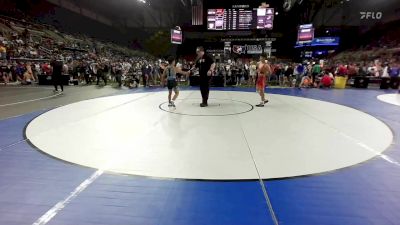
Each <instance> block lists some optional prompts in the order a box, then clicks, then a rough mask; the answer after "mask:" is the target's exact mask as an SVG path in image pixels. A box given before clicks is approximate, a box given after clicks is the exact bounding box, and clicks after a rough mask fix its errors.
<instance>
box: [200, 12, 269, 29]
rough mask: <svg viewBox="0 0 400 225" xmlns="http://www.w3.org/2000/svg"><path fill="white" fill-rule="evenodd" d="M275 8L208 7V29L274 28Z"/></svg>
mask: <svg viewBox="0 0 400 225" xmlns="http://www.w3.org/2000/svg"><path fill="white" fill-rule="evenodd" d="M274 15H275V13H274V9H273V8H255V9H249V8H231V9H208V10H207V29H208V30H251V29H266V30H272V29H273V22H274Z"/></svg>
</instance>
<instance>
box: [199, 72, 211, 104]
mask: <svg viewBox="0 0 400 225" xmlns="http://www.w3.org/2000/svg"><path fill="white" fill-rule="evenodd" d="M200 92H201V97H202V98H203V102H202V103H203V104H208V103H207V102H208V96H209V93H210V80H209V78H208V77H205V78H203V77H200Z"/></svg>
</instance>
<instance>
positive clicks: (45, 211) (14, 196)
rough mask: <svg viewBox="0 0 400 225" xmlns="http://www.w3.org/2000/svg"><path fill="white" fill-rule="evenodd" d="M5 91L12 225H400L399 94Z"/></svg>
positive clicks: (1, 160) (2, 204)
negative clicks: (263, 96)
mask: <svg viewBox="0 0 400 225" xmlns="http://www.w3.org/2000/svg"><path fill="white" fill-rule="evenodd" d="M267 95H268V98H269V100H270V103H268V104H267V105H266V106H265V107H264V108H256V107H254V105H255V104H257V103H258V102H259V97H258V95H257V94H256V93H255V91H254V89H251V88H248V89H247V88H216V89H212V90H211V93H210V102H209V105H210V106H209V107H208V108H200V107H199V106H198V103H199V102H200V92H199V91H198V90H197V88H185V89H183V90H181V93H180V96H179V98H178V101H176V108H170V107H168V106H167V104H166V97H167V92H166V90H165V89H158V88H152V89H133V90H127V89H122V90H120V89H115V88H112V87H109V86H106V87H102V88H100V87H95V86H88V87H67V88H66V90H65V93H64V94H62V95H61V94H54V93H53V92H52V88H51V87H29V88H27V87H1V88H0V96H1V97H0V119H1V120H0V131H1V135H0V224H7V225H14V224H18V225H21V224H35V225H44V224H54V225H59V224H60V225H64V224H80V225H89V224H123V225H125V224H138V225H146V224H149V225H153V224H155V225H164V224H167V225H169V224H171V225H172V224H173V225H179V224H195V225H197V224H198V225H202V224H213V225H219V224H221V225H225V224H227V225H242V224H243V225H248V224H254V225H257V224H266V225H267V224H274V225H276V224H290V225H292V224H293V225H303V224H304V225H314V224H316V225H336V224H337V225H339V224H340V225H343V224H349V225H350V224H351V225H358V224H360V225H361V224H362V225H369V224H379V225H382V224H385V225H386V224H388V225H390V224H393V225H397V224H398V221H400V214H399V213H398V211H399V210H400V202H399V201H398V199H399V197H400V190H399V189H398V187H399V186H400V175H399V171H400V163H399V162H400V153H399V151H400V145H399V141H398V140H399V138H400V135H399V133H400V117H399V115H400V98H399V94H397V92H396V91H383V90H373V89H372V90H371V89H368V90H356V89H345V90H335V89H331V90H323V89H302V90H298V89H279V88H275V89H267Z"/></svg>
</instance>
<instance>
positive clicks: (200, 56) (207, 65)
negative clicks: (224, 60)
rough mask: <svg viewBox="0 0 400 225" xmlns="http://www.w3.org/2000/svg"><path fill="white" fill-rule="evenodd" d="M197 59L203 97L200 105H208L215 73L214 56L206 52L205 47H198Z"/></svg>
mask: <svg viewBox="0 0 400 225" xmlns="http://www.w3.org/2000/svg"><path fill="white" fill-rule="evenodd" d="M196 54H197V59H196V68H198V69H199V74H200V91H201V97H202V98H203V101H202V103H201V104H200V107H207V106H208V95H209V92H210V77H211V76H212V75H213V73H214V69H215V63H214V61H213V60H212V58H211V57H210V56H208V55H206V54H205V52H204V48H203V47H201V46H200V47H197V49H196Z"/></svg>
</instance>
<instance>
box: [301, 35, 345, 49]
mask: <svg viewBox="0 0 400 225" xmlns="http://www.w3.org/2000/svg"><path fill="white" fill-rule="evenodd" d="M339 42H340V38H339V37H317V38H314V39H313V40H312V41H311V42H309V43H307V42H306V43H304V42H303V43H297V45H296V46H295V47H296V48H301V47H304V46H339Z"/></svg>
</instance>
